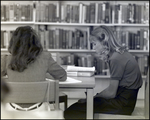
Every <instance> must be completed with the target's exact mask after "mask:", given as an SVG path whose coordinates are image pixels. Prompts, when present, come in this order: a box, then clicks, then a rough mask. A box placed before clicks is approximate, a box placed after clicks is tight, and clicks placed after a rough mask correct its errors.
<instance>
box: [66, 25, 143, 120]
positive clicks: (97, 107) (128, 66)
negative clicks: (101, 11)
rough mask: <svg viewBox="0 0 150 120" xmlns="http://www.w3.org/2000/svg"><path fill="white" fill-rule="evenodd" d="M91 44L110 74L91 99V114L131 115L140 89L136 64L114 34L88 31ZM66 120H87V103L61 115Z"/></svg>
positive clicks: (100, 29) (103, 28) (104, 29)
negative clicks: (92, 110)
mask: <svg viewBox="0 0 150 120" xmlns="http://www.w3.org/2000/svg"><path fill="white" fill-rule="evenodd" d="M90 42H91V43H92V44H93V49H95V50H96V53H97V55H96V56H99V58H100V59H103V60H104V61H105V62H107V64H108V66H109V71H110V76H111V77H110V80H109V86H108V87H107V88H106V89H104V90H103V91H101V92H100V93H97V94H96V95H95V96H94V106H93V107H94V113H106V114H122V115H131V114H132V112H133V110H134V107H135V104H136V100H137V94H138V90H139V88H140V87H141V86H142V77H141V72H140V69H139V66H138V63H137V61H136V60H135V59H134V57H133V56H132V55H131V54H130V53H129V52H128V48H127V47H126V46H121V45H120V44H119V43H118V41H117V38H116V36H115V35H114V33H113V30H112V29H111V28H110V27H107V26H99V27H97V28H95V29H94V30H93V31H91V35H90ZM64 117H65V119H86V99H80V100H79V101H78V102H76V103H74V104H73V105H71V106H70V107H69V108H68V109H66V110H65V111H64Z"/></svg>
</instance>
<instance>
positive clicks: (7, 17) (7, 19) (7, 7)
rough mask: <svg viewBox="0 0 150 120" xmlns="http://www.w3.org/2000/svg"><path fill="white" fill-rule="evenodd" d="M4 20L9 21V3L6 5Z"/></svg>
mask: <svg viewBox="0 0 150 120" xmlns="http://www.w3.org/2000/svg"><path fill="white" fill-rule="evenodd" d="M6 21H9V5H6Z"/></svg>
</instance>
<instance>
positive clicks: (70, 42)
mask: <svg viewBox="0 0 150 120" xmlns="http://www.w3.org/2000/svg"><path fill="white" fill-rule="evenodd" d="M72 34H73V31H71V30H70V31H69V43H68V48H69V49H72Z"/></svg>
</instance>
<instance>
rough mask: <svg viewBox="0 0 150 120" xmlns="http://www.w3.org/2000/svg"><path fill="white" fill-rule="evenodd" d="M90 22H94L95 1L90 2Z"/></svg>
mask: <svg viewBox="0 0 150 120" xmlns="http://www.w3.org/2000/svg"><path fill="white" fill-rule="evenodd" d="M90 23H95V3H91V4H90Z"/></svg>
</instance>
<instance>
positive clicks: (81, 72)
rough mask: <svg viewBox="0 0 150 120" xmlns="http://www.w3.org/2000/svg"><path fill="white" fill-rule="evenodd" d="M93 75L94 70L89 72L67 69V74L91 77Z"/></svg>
mask: <svg viewBox="0 0 150 120" xmlns="http://www.w3.org/2000/svg"><path fill="white" fill-rule="evenodd" d="M93 75H94V72H88V71H67V76H76V77H91V76H93Z"/></svg>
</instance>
